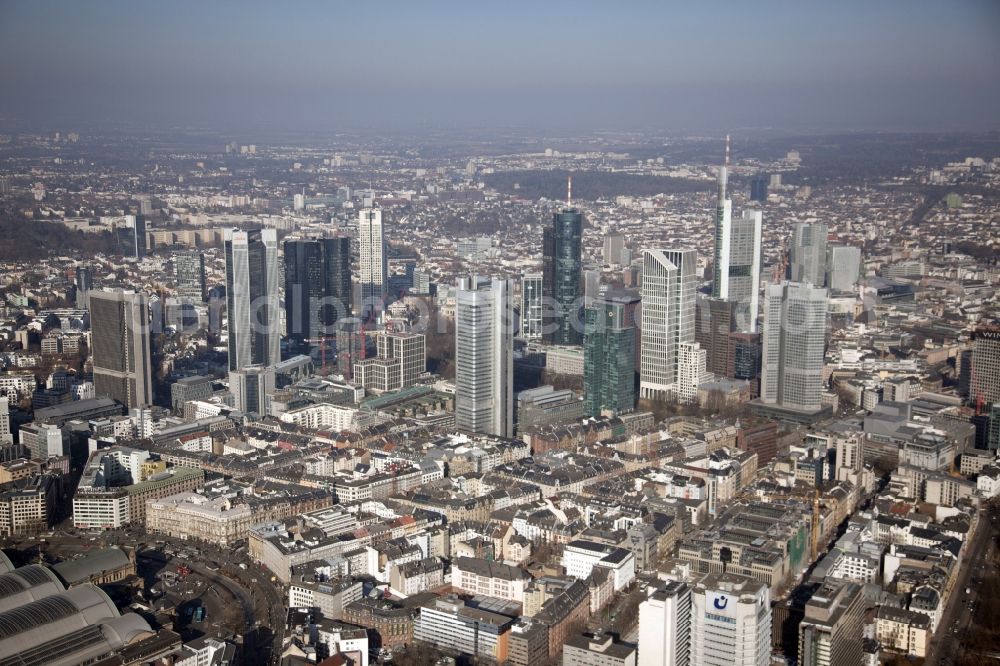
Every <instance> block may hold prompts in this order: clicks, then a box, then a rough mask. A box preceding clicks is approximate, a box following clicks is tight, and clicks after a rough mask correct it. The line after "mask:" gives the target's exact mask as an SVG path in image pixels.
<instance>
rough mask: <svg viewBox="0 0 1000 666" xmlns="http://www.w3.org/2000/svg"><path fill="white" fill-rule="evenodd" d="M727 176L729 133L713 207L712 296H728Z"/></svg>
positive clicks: (729, 213)
mask: <svg viewBox="0 0 1000 666" xmlns="http://www.w3.org/2000/svg"><path fill="white" fill-rule="evenodd" d="M728 178H729V135H728V134H727V135H726V160H725V162H723V163H722V167H721V168H720V169H719V200H718V203H717V205H716V209H715V279H714V281H713V283H712V298H729V296H728V294H729V255H730V251H731V250H730V242H729V237H730V234H731V233H732V228H733V202H732V200H730V199H729V197H728V196H727V195H726V183H727V180H728Z"/></svg>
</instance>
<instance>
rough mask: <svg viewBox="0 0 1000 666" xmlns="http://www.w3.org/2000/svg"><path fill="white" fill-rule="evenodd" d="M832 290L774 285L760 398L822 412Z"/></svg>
mask: <svg viewBox="0 0 1000 666" xmlns="http://www.w3.org/2000/svg"><path fill="white" fill-rule="evenodd" d="M826 310H827V291H826V289H821V288H819V287H814V286H812V285H811V284H802V283H800V282H782V283H780V284H772V285H768V287H767V293H766V294H765V300H764V349H763V354H762V358H761V382H760V398H761V400H762V401H763V402H764V403H767V404H773V405H779V406H781V407H785V408H787V409H794V410H798V411H803V412H816V411H819V410H820V409H821V408H822V400H821V397H820V396H821V394H822V392H823V354H824V350H825V346H826V316H827V312H826Z"/></svg>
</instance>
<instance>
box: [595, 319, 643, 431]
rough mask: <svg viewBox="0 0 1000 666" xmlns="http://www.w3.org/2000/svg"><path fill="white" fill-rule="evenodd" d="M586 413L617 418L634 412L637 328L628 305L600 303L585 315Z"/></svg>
mask: <svg viewBox="0 0 1000 666" xmlns="http://www.w3.org/2000/svg"><path fill="white" fill-rule="evenodd" d="M585 320H586V321H585V327H584V336H583V355H584V356H583V380H584V382H583V384H584V398H583V399H584V411H585V412H586V413H587V414H588V415H589V416H601V415H602V414H612V415H617V414H621V413H624V412H630V411H632V410H633V409H634V408H635V327H634V326H632V325H631V322H629V310H628V306H627V304H625V303H614V302H610V301H598V302H596V303H594V305H593V306H591V307H588V308H587V309H586V311H585Z"/></svg>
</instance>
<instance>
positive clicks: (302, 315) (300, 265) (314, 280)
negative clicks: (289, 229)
mask: <svg viewBox="0 0 1000 666" xmlns="http://www.w3.org/2000/svg"><path fill="white" fill-rule="evenodd" d="M323 292H324V281H323V246H322V245H321V244H320V243H319V241H314V240H289V241H285V335H286V336H288V337H289V338H291V339H294V340H299V341H302V340H305V339H306V338H315V337H318V336H319V335H320V333H321V332H322V328H323V321H322V318H321V317H320V315H319V312H318V310H319V308H320V307H321V305H322V300H323Z"/></svg>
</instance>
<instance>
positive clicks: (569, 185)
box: [566, 176, 573, 208]
mask: <svg viewBox="0 0 1000 666" xmlns="http://www.w3.org/2000/svg"><path fill="white" fill-rule="evenodd" d="M572 207H573V176H566V208H572Z"/></svg>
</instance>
